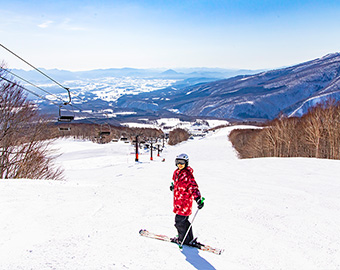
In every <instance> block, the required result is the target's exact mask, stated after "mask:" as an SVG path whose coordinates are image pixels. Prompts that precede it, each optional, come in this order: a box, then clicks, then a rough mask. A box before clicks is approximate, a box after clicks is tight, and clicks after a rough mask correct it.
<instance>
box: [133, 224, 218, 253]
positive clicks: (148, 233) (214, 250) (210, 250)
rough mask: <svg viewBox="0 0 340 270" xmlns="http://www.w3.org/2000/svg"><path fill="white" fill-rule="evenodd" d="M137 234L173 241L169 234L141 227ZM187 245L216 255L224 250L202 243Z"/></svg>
mask: <svg viewBox="0 0 340 270" xmlns="http://www.w3.org/2000/svg"><path fill="white" fill-rule="evenodd" d="M139 234H140V235H141V236H144V237H148V238H153V239H158V240H161V241H166V242H170V243H174V242H172V241H171V239H170V237H169V236H166V235H163V234H155V233H152V232H149V231H147V230H144V229H141V230H140V231H139ZM188 247H192V248H197V249H200V250H203V251H208V252H211V253H215V254H218V255H221V254H222V252H223V251H224V250H223V249H220V248H213V247H211V246H208V245H203V244H202V246H200V247H194V246H188Z"/></svg>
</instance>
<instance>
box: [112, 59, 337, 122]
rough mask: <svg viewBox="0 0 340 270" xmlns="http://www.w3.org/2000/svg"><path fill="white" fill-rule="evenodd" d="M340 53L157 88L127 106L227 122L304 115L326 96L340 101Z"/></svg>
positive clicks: (128, 101)
mask: <svg viewBox="0 0 340 270" xmlns="http://www.w3.org/2000/svg"><path fill="white" fill-rule="evenodd" d="M339 75H340V53H335V54H329V55H326V56H324V57H322V58H318V59H315V60H312V61H309V62H305V63H302V64H299V65H295V66H292V67H287V68H282V69H277V70H271V71H266V72H262V73H259V74H255V75H246V76H236V77H233V78H230V79H225V80H218V81H214V82H208V83H202V84H199V85H194V86H189V87H185V88H182V89H167V90H166V91H164V90H160V91H156V92H152V93H148V94H145V93H143V94H141V95H139V96H136V97H135V98H134V99H131V97H130V96H123V97H121V98H120V99H119V100H118V105H119V106H121V107H125V108H139V109H146V108H147V109H153V110H164V109H167V110H172V111H177V112H179V113H182V114H186V115H191V116H213V117H219V118H227V119H242V120H244V119H273V118H275V117H277V116H278V115H279V113H281V112H282V113H285V114H288V115H302V114H303V113H305V112H306V111H307V110H308V108H309V107H310V106H313V105H315V104H316V103H317V102H320V101H322V100H325V99H328V98H334V99H336V100H338V99H340V91H339V87H340V77H339Z"/></svg>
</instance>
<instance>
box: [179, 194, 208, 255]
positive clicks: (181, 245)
mask: <svg viewBox="0 0 340 270" xmlns="http://www.w3.org/2000/svg"><path fill="white" fill-rule="evenodd" d="M202 200H204V198H202ZM199 210H200V209H199V208H198V209H197V211H196V213H195V215H194V217H193V218H192V221H191V224H190V226H189V228H188V230H187V232H186V234H185V236H184V238H183V241H182V243H181V244H180V245H179V248H180V249H182V248H183V243H184V241H185V239H186V238H187V236H188V234H189V231H190V229H191V227H192V224H193V223H194V221H195V218H196V215H197V213H198V211H199Z"/></svg>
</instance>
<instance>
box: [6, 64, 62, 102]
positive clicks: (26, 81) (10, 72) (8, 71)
mask: <svg viewBox="0 0 340 270" xmlns="http://www.w3.org/2000/svg"><path fill="white" fill-rule="evenodd" d="M1 69H2V70H4V71H6V72H7V73H9V74H11V75H13V76H15V77H17V78H19V79H20V80H22V81H24V82H25V83H28V84H30V85H32V86H33V87H36V88H38V89H39V90H41V91H43V92H45V93H46V94H49V95H51V96H54V97H55V98H56V99H59V100H60V101H62V102H64V100H63V99H62V98H60V97H58V96H57V95H55V94H53V93H50V92H48V91H47V90H45V89H43V88H41V87H40V86H37V85H35V84H34V83H31V82H30V81H28V80H26V79H24V78H22V77H21V76H19V75H17V74H15V73H13V72H12V71H10V70H8V69H6V68H1Z"/></svg>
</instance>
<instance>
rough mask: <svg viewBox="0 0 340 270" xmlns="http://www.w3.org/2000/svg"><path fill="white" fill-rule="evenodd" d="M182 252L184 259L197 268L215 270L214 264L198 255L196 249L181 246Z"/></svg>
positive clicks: (198, 269)
mask: <svg viewBox="0 0 340 270" xmlns="http://www.w3.org/2000/svg"><path fill="white" fill-rule="evenodd" d="M182 253H183V255H184V256H185V257H186V261H187V262H189V263H190V264H191V265H192V266H193V267H195V268H196V269H197V270H203V269H204V270H206V269H207V270H214V269H215V270H216V268H215V267H214V266H212V265H211V264H210V263H209V262H208V261H207V260H206V259H204V258H202V257H201V256H200V255H199V253H198V249H196V248H191V247H186V246H183V249H182Z"/></svg>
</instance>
